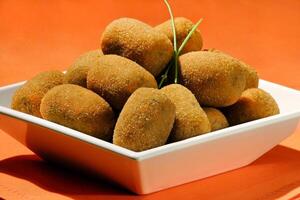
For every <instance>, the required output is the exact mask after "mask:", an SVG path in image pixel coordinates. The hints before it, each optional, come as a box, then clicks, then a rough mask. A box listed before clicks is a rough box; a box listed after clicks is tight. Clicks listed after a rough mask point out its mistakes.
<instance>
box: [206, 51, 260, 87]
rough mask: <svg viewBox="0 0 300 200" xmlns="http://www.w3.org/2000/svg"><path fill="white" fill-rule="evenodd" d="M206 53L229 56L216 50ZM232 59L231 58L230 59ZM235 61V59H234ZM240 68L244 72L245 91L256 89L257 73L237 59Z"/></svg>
mask: <svg viewBox="0 0 300 200" xmlns="http://www.w3.org/2000/svg"><path fill="white" fill-rule="evenodd" d="M208 51H212V52H216V53H222V54H224V55H227V56H230V57H232V56H231V55H229V54H227V53H224V52H223V51H220V50H217V49H209V50H208ZM232 58H233V57H232ZM235 59H236V58H235ZM237 60H238V61H239V62H240V64H241V66H242V67H243V69H244V71H245V76H246V85H245V89H244V90H246V89H249V88H257V87H258V82H259V77H258V74H257V71H256V70H255V69H254V68H253V67H251V66H250V65H248V64H246V63H244V62H243V61H241V60H240V59H237Z"/></svg>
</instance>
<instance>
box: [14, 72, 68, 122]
mask: <svg viewBox="0 0 300 200" xmlns="http://www.w3.org/2000/svg"><path fill="white" fill-rule="evenodd" d="M63 77H64V74H63V73H62V72H60V71H47V72H42V73H39V74H38V75H36V76H35V77H33V78H32V79H31V80H29V81H27V82H26V83H25V84H24V85H23V86H21V87H20V88H19V89H18V90H17V91H16V92H15V94H14V96H13V98H12V103H11V108H12V109H15V110H18V111H21V112H24V113H27V114H30V115H34V116H36V117H41V113H40V104H41V100H42V98H43V97H44V95H45V94H46V93H47V92H48V90H50V89H51V88H53V87H54V86H57V85H60V84H62V83H63Z"/></svg>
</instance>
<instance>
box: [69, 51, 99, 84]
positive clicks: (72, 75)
mask: <svg viewBox="0 0 300 200" xmlns="http://www.w3.org/2000/svg"><path fill="white" fill-rule="evenodd" d="M101 56H103V53H102V50H101V49H97V50H93V51H89V52H86V53H84V54H83V55H81V56H80V57H79V58H77V59H76V60H75V62H74V63H73V64H72V65H71V66H70V67H69V69H68V71H67V73H66V75H65V78H64V83H70V84H75V85H80V86H82V87H86V76H87V73H88V71H89V69H90V68H91V67H93V66H97V64H98V61H99V58H100V57H101Z"/></svg>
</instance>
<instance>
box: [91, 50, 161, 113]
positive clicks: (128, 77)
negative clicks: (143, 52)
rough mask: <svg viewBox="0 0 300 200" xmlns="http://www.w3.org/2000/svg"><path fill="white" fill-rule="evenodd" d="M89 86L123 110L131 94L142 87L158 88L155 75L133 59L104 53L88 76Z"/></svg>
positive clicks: (113, 105)
mask: <svg viewBox="0 0 300 200" xmlns="http://www.w3.org/2000/svg"><path fill="white" fill-rule="evenodd" d="M87 87H88V89H90V90H93V91H94V92H96V93H97V94H99V95H100V96H101V97H103V98H104V99H105V100H106V101H107V102H108V103H109V104H110V105H111V106H112V107H113V108H114V109H116V110H121V109H122V107H123V106H124V104H125V102H126V101H127V99H128V98H129V96H130V95H131V94H132V93H133V92H134V91H135V90H136V89H138V88H140V87H151V88H157V83H156V81H155V78H154V76H153V75H152V74H151V73H150V72H148V71H147V70H145V69H144V68H142V67H141V66H140V65H139V64H137V63H135V62H134V61H132V60H129V59H127V58H124V57H121V56H118V55H104V56H102V57H101V59H99V64H98V66H95V67H92V68H91V69H90V71H89V72H88V76H87Z"/></svg>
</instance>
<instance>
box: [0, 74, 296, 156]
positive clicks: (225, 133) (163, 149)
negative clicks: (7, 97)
mask: <svg viewBox="0 0 300 200" xmlns="http://www.w3.org/2000/svg"><path fill="white" fill-rule="evenodd" d="M24 82H25V81H22V82H18V83H15V84H11V85H7V86H3V87H0V93H1V92H2V91H4V90H9V89H12V88H15V87H18V86H20V85H22V84H24ZM260 82H263V83H264V84H272V85H274V86H276V87H281V88H283V89H285V90H288V91H289V92H291V93H294V94H295V95H299V96H300V92H299V91H298V90H295V89H292V88H288V87H285V86H282V85H279V84H276V83H272V82H269V81H265V80H261V79H260ZM0 114H3V115H6V116H9V117H12V118H15V119H19V120H23V121H26V122H30V123H33V124H35V125H38V126H41V127H44V128H48V129H50V130H52V131H54V132H58V133H61V134H64V135H65V136H68V137H72V138H75V139H79V140H81V141H83V142H86V143H88V144H91V145H94V146H96V147H97V148H101V149H105V150H108V151H111V152H113V153H117V154H120V155H122V156H125V157H127V158H130V159H133V160H138V161H141V160H145V159H149V158H152V157H155V156H159V155H162V154H167V153H169V152H172V151H178V150H181V149H184V148H187V147H191V146H193V145H199V144H202V143H205V142H208V141H211V140H215V139H220V138H223V137H229V136H232V135H235V134H238V133H241V132H246V131H249V130H252V129H256V128H260V127H263V126H266V125H270V124H273V123H277V122H281V121H287V120H290V119H294V118H299V117H300V109H298V110H295V111H293V112H288V113H280V114H278V115H274V116H270V117H266V118H263V119H258V120H254V121H251V122H247V123H243V124H239V125H235V126H232V127H227V128H226V129H221V130H217V131H213V132H210V133H208V134H203V135H198V136H195V137H192V138H188V139H185V140H181V141H178V142H174V143H169V144H165V145H162V146H159V147H155V148H152V149H148V150H145V151H141V152H135V151H132V150H129V149H126V148H123V147H120V146H117V145H115V144H113V143H110V142H107V141H104V140H101V139H98V138H95V137H93V136H90V135H87V134H85V133H82V132H80V131H76V130H74V129H71V128H68V127H65V126H62V125H59V124H56V123H54V122H50V121H47V120H45V119H42V118H39V117H35V116H32V115H29V114H26V113H22V112H20V111H16V110H13V109H11V108H7V107H4V106H0Z"/></svg>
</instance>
